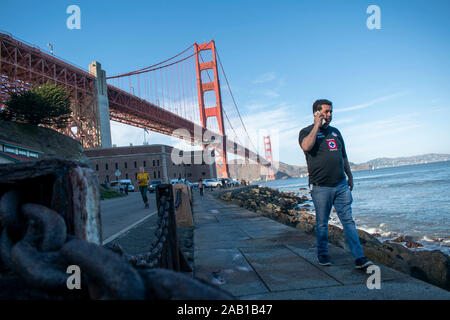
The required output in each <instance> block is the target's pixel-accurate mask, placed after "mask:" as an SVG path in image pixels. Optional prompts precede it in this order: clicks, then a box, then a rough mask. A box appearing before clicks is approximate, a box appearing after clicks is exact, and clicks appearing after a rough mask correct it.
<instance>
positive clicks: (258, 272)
mask: <svg viewBox="0 0 450 320" xmlns="http://www.w3.org/2000/svg"><path fill="white" fill-rule="evenodd" d="M194 222H195V229H194V255H195V258H194V263H195V264H194V276H195V277H196V278H200V279H204V280H206V281H208V282H210V283H213V284H215V285H218V286H219V287H221V288H223V289H225V290H227V291H228V292H230V293H232V294H233V295H235V296H236V297H238V298H240V299H258V300H259V299H350V300H357V299H389V300H391V299H420V300H425V299H433V300H434V299H446V300H449V299H450V292H448V291H445V290H443V289H440V288H438V287H435V286H433V285H430V284H428V283H426V282H423V281H420V280H417V279H415V278H412V277H410V276H408V275H406V274H403V273H400V272H398V271H395V270H393V269H390V268H388V267H385V266H381V265H380V269H381V289H372V290H369V289H368V288H367V285H366V282H367V280H368V278H369V277H370V274H367V273H366V272H365V271H362V270H356V269H355V268H354V261H353V258H352V256H351V254H350V252H347V251H345V250H344V249H342V248H339V247H336V246H334V245H332V244H330V245H329V252H330V256H331V259H332V262H333V266H329V267H323V266H320V265H319V264H318V263H317V257H316V247H315V236H314V235H311V234H308V233H305V232H302V231H300V230H298V229H295V228H292V227H288V226H286V225H284V224H281V223H279V222H276V221H274V220H271V219H269V218H266V217H263V216H261V215H260V214H258V213H255V212H252V211H248V210H245V209H243V208H241V207H238V206H236V205H232V204H228V203H226V202H224V201H220V200H218V199H216V198H214V196H213V195H212V194H211V193H209V192H205V196H204V197H203V199H202V198H201V197H200V196H199V194H198V192H194Z"/></svg>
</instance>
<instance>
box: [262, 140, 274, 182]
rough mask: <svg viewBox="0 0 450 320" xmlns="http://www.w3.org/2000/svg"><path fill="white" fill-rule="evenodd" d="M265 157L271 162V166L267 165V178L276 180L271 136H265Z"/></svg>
mask: <svg viewBox="0 0 450 320" xmlns="http://www.w3.org/2000/svg"><path fill="white" fill-rule="evenodd" d="M264 157H265V158H266V160H267V161H269V162H270V165H271V166H270V167H267V176H266V180H275V175H274V173H273V169H272V164H273V161H272V143H271V142H270V136H267V137H264Z"/></svg>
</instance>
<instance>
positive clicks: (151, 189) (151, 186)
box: [148, 180, 162, 193]
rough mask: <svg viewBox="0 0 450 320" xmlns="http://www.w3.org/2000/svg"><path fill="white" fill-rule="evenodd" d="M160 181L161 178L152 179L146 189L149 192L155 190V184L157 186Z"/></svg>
mask: <svg viewBox="0 0 450 320" xmlns="http://www.w3.org/2000/svg"><path fill="white" fill-rule="evenodd" d="M161 183H162V181H161V180H153V181H152V183H150V184H149V185H148V191H149V192H150V193H153V192H155V191H156V186H157V185H160V184H161Z"/></svg>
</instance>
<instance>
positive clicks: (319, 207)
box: [311, 179, 364, 259]
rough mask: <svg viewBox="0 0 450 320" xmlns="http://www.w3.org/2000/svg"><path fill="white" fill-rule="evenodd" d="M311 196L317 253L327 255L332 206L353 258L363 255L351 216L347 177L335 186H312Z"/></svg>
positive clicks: (350, 198)
mask: <svg viewBox="0 0 450 320" xmlns="http://www.w3.org/2000/svg"><path fill="white" fill-rule="evenodd" d="M311 197H312V200H313V203H314V207H315V209H316V238H317V255H319V256H320V255H328V219H329V218H330V213H331V208H332V206H334V208H335V209H336V213H337V215H338V217H339V220H340V221H341V223H342V226H343V227H344V232H345V240H346V241H347V244H348V247H349V248H350V251H351V253H352V255H353V257H354V258H355V259H359V258H362V257H364V254H363V249H362V247H361V244H360V243H359V237H358V233H357V231H356V225H355V221H353V218H352V207H351V204H352V202H353V198H352V192H351V191H350V188H349V186H348V184H347V179H344V180H342V181H341V182H340V183H339V184H338V185H337V186H335V187H322V186H313V187H312V190H311Z"/></svg>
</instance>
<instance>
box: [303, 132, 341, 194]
mask: <svg viewBox="0 0 450 320" xmlns="http://www.w3.org/2000/svg"><path fill="white" fill-rule="evenodd" d="M313 127H314V125H310V126H309V127H306V128H303V129H302V130H301V131H300V133H299V135H298V143H299V144H300V147H301V145H302V141H303V139H304V138H305V137H306V136H307V135H308V134H309V133H310V132H311V130H312V129H313ZM305 157H306V163H307V165H308V174H309V183H310V184H313V185H319V186H326V187H334V186H336V185H337V184H338V183H339V182H341V181H342V180H344V178H345V172H344V158H347V153H346V152H345V145H344V139H343V138H342V135H341V133H340V132H339V130H338V129H336V128H334V127H330V126H328V127H327V128H325V129H323V128H320V129H319V131H318V132H317V136H316V142H315V144H314V146H313V147H312V149H311V150H309V151H308V152H305Z"/></svg>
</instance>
